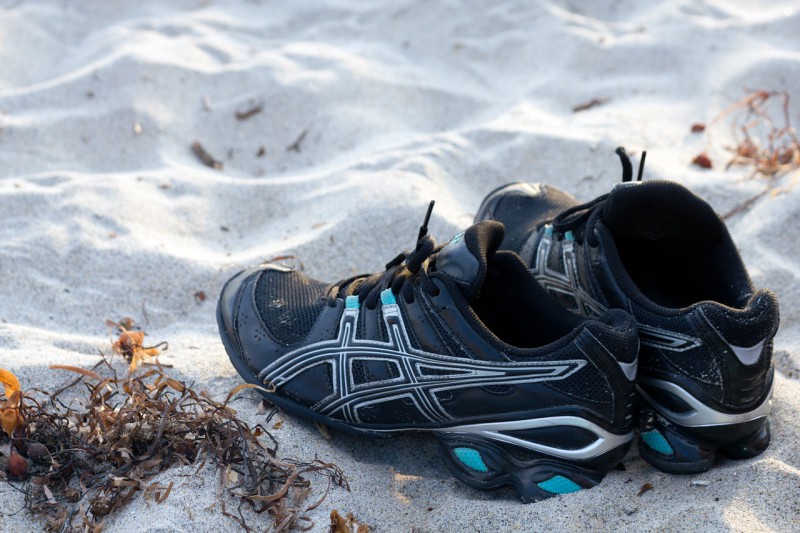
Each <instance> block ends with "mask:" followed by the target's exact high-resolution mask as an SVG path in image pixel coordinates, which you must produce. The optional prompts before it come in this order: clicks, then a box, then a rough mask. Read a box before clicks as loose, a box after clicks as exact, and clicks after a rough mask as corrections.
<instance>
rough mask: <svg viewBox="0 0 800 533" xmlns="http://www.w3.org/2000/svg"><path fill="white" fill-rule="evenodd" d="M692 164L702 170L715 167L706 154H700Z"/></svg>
mask: <svg viewBox="0 0 800 533" xmlns="http://www.w3.org/2000/svg"><path fill="white" fill-rule="evenodd" d="M692 163H693V164H695V165H697V166H698V167H701V168H712V167H713V166H714V165H713V164H712V163H711V159H710V158H709V157H708V156H707V155H706V154H698V155H697V156H696V157H695V158H694V159H692Z"/></svg>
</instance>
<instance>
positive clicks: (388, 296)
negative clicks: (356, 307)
mask: <svg viewBox="0 0 800 533" xmlns="http://www.w3.org/2000/svg"><path fill="white" fill-rule="evenodd" d="M381 303H382V304H383V305H390V304H396V303H397V300H395V299H394V294H392V289H384V290H382V291H381Z"/></svg>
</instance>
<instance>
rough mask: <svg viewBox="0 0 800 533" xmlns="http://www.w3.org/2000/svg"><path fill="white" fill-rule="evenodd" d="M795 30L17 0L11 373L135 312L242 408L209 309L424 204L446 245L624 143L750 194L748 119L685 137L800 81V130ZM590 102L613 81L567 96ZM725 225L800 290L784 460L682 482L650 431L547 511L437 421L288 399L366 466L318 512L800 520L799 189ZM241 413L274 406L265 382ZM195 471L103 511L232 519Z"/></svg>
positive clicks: (7, 214)
mask: <svg viewBox="0 0 800 533" xmlns="http://www.w3.org/2000/svg"><path fill="white" fill-rule="evenodd" d="M799 28H800V2H798V1H792V2H756V1H740V2H733V1H724V0H704V1H694V0H678V1H673V2H659V1H655V0H638V1H635V2H634V1H627V0H625V1H618V2H617V1H597V2H563V1H548V2H541V3H540V2H525V1H519V0H517V1H512V2H486V1H483V2H481V1H474V2H456V1H439V2H423V1H408V0H395V1H392V2H357V1H355V0H348V1H345V0H340V1H331V2H271V1H267V0H264V1H259V0H251V1H244V0H243V1H230V2H225V1H214V0H205V1H203V0H197V1H191V0H181V1H177V0H176V1H170V2H157V1H138V2H123V1H113V2H111V1H100V0H96V1H91V2H90V1H81V2H65V1H62V0H38V1H24V0H0V221H1V223H0V247H1V248H0V367H3V368H7V369H9V370H12V371H13V372H15V373H16V374H17V375H18V376H19V378H20V380H21V382H22V384H23V387H26V388H33V387H38V388H54V387H58V386H59V385H60V384H62V383H64V382H65V381H66V380H67V379H68V378H71V376H67V375H65V374H64V373H63V372H56V371H53V370H49V369H48V368H47V367H48V365H50V364H56V363H58V364H68V365H77V366H82V367H85V368H89V367H91V366H92V365H93V364H95V363H96V362H97V361H98V355H97V353H98V351H99V350H102V351H104V352H106V353H108V352H109V351H110V342H109V335H108V329H107V327H106V326H105V325H104V322H105V320H106V319H119V318H120V317H123V316H132V317H135V318H137V319H138V320H139V321H140V322H141V323H142V324H143V325H144V327H145V329H146V331H147V333H148V340H149V341H152V342H153V343H155V342H158V341H162V340H167V341H169V350H168V351H167V352H166V353H165V354H164V355H163V356H162V357H161V361H162V362H164V363H168V364H171V365H174V368H173V369H172V370H171V372H172V374H173V375H174V376H175V377H177V378H179V379H182V380H185V381H190V382H191V381H193V382H195V384H196V386H197V388H198V389H207V390H209V391H210V392H211V393H212V394H213V395H214V396H215V397H217V398H219V399H222V398H224V396H225V394H227V392H228V391H229V390H230V389H232V388H233V387H234V386H235V385H236V384H238V383H240V379H239V377H238V375H237V374H236V372H235V371H234V369H233V367H232V366H231V365H230V364H229V362H228V359H227V356H226V354H225V350H224V348H223V346H222V344H221V342H220V341H219V338H218V334H217V326H216V322H215V316H214V305H215V300H216V296H217V295H218V293H219V290H220V289H221V287H222V285H223V283H224V282H225V281H226V280H227V278H228V277H229V276H231V275H232V274H234V273H235V272H237V271H238V270H239V269H241V268H243V267H244V266H247V265H250V264H254V263H258V262H261V261H263V260H265V259H269V258H272V257H275V256H281V255H287V254H292V255H295V256H297V257H298V258H299V260H300V261H302V263H303V265H304V267H305V270H306V272H307V273H308V274H310V275H312V276H314V277H318V278H320V279H324V280H336V279H340V278H343V277H346V276H349V275H351V274H352V273H353V272H354V271H359V272H361V271H374V270H381V269H382V268H383V265H384V264H385V263H386V262H387V261H388V260H389V259H391V258H392V257H394V256H395V255H396V254H397V253H398V252H399V251H401V250H404V249H409V248H411V247H412V246H413V244H414V239H415V237H416V231H417V227H418V226H419V224H420V223H421V220H422V217H423V215H424V211H425V207H426V204H427V202H428V201H429V200H431V199H435V200H436V201H437V203H436V209H435V211H434V213H433V219H432V222H431V226H430V228H431V233H432V234H433V235H435V236H436V237H437V239H438V240H439V241H440V242H441V241H443V240H445V239H447V238H449V236H450V235H452V234H453V233H455V232H456V231H458V230H460V229H462V228H464V227H465V226H467V225H469V223H470V222H471V219H472V216H473V214H474V212H475V210H476V209H477V206H478V204H479V203H480V201H481V199H482V198H483V196H484V195H485V194H486V193H487V192H488V191H490V190H491V189H493V188H494V187H496V186H498V185H501V184H503V183H505V182H508V181H512V180H529V181H546V182H549V183H552V184H554V185H556V186H558V187H561V188H565V189H568V190H571V191H573V192H574V193H575V194H576V195H577V196H578V197H579V198H581V199H584V200H588V199H591V198H594V197H595V196H597V195H599V194H602V193H604V192H606V191H608V190H609V189H610V187H611V186H612V185H613V184H614V183H615V182H617V181H618V180H619V177H620V168H619V163H618V161H617V159H616V157H615V156H614V155H613V149H614V148H615V147H616V146H617V145H620V144H621V145H624V146H626V147H627V148H628V150H629V151H630V152H633V153H634V154H638V153H639V152H640V151H641V150H643V149H646V150H648V158H647V166H646V170H645V179H654V178H666V179H673V180H676V181H679V182H681V183H683V184H685V185H687V186H689V187H690V188H692V189H693V190H694V191H696V192H698V193H699V194H701V195H703V196H704V197H706V198H707V199H708V200H709V202H710V203H711V204H712V205H713V206H714V207H715V209H717V211H719V212H722V213H724V212H727V211H729V210H730V209H732V208H733V207H735V206H737V205H738V204H740V203H741V202H743V201H745V200H747V199H748V198H750V197H752V196H753V195H755V194H757V193H759V192H760V191H761V190H763V188H764V187H765V184H766V183H765V181H764V180H763V179H759V178H755V179H748V178H749V176H750V171H749V170H748V169H745V168H734V169H731V170H730V171H727V172H726V171H725V170H724V162H725V161H726V160H727V159H728V158H729V157H730V154H728V153H727V152H725V151H724V148H723V146H724V145H726V144H730V143H731V142H732V141H731V136H730V129H729V128H728V127H726V126H725V125H724V123H723V122H720V123H719V124H718V126H717V127H716V128H715V129H714V130H713V132H712V133H713V135H714V137H713V141H714V143H713V145H712V149H711V151H710V155H711V157H712V159H714V161H715V163H716V165H715V168H714V169H713V170H702V169H699V168H698V167H695V166H692V165H691V164H690V161H691V160H692V158H693V157H694V156H695V155H697V154H698V153H699V152H701V151H703V150H704V148H705V143H706V138H705V137H704V136H703V135H697V134H692V133H690V131H689V128H690V126H691V125H692V124H693V123H695V122H709V121H710V120H711V119H712V118H713V117H714V116H716V115H717V114H718V113H719V112H721V111H722V110H723V109H725V108H726V107H727V106H728V105H729V104H731V103H733V102H735V101H736V100H738V99H739V98H741V97H742V96H744V95H745V94H747V92H748V91H749V90H754V89H768V90H787V91H790V92H793V93H794V94H793V96H794V98H795V99H794V100H793V101H792V105H791V117H792V120H794V121H795V124H800V33H798V29H799ZM593 98H610V100H609V101H608V102H606V103H605V104H604V105H601V106H597V107H594V108H592V109H590V110H587V111H584V112H580V113H573V112H572V108H573V106H575V105H577V104H581V103H584V102H587V101H589V100H591V99H593ZM255 105H258V106H261V107H262V108H263V110H262V112H260V113H258V114H255V115H253V116H252V117H250V118H248V119H246V120H237V118H236V117H235V113H236V112H240V113H241V112H244V111H247V110H248V109H249V108H251V107H253V106H255ZM301 136H302V139H300V137H301ZM195 140H199V141H200V142H201V143H202V144H203V145H204V146H205V147H206V148H207V149H208V151H209V152H210V153H211V154H212V155H214V156H215V157H216V158H218V159H220V160H221V161H222V162H223V163H224V169H223V170H221V171H217V170H213V169H211V168H208V167H206V166H203V165H202V164H201V163H200V162H199V161H198V160H197V158H196V157H195V156H194V155H193V154H192V151H191V149H190V146H191V144H192V143H193V142H194V141H195ZM298 140H299V143H298V145H297V147H296V148H297V149H296V150H291V149H288V147H290V146H292V145H293V143H295V141H298ZM262 147H263V152H264V153H263V155H262V156H260V157H259V156H258V155H257V154H258V153H259V151H260V149H261V148H262ZM791 180H792V176H791V175H789V176H786V177H784V178H782V180H781V181H780V182H779V183H778V185H780V186H788V185H789V184H790V182H791ZM729 227H730V230H731V233H732V234H733V236H734V239H735V240H736V241H737V244H738V245H739V247H740V249H741V252H742V255H743V256H744V258H745V261H746V263H747V264H748V266H749V268H750V272H751V274H752V276H753V278H754V281H755V283H756V284H757V285H759V286H766V287H770V288H772V289H774V290H775V291H776V292H777V293H778V295H779V298H780V302H781V314H782V325H781V330H780V332H779V334H778V337H777V339H776V345H775V348H776V356H775V367H776V377H775V380H776V387H775V395H774V411H773V417H772V422H773V424H772V431H773V441H772V444H771V446H770V448H769V449H768V450H767V452H766V453H764V454H763V455H762V456H760V457H758V458H756V459H754V460H750V461H743V462H733V461H723V462H720V463H719V464H718V465H717V466H716V467H715V468H714V469H713V470H711V471H710V472H707V473H705V474H702V475H699V476H670V475H666V474H663V473H660V472H659V471H657V470H655V469H654V468H653V467H651V466H649V465H648V464H647V463H645V462H644V461H643V460H641V459H640V458H639V457H638V454H637V452H636V450H635V449H633V450H632V451H631V453H630V454H629V456H628V457H627V459H626V460H625V463H624V464H625V466H626V468H627V470H626V471H614V472H611V473H610V474H609V475H608V476H607V478H606V479H605V480H604V481H603V482H602V483H601V484H600V485H599V486H598V487H596V488H594V489H591V490H587V491H580V492H578V493H574V494H569V495H564V496H560V497H556V498H552V499H550V500H547V501H543V502H539V503H536V504H532V505H522V504H519V503H518V502H517V501H516V499H515V497H514V494H513V493H512V492H510V491H500V492H495V493H481V492H477V491H475V490H473V489H471V488H469V487H467V486H465V485H463V484H461V483H460V482H457V481H456V480H455V479H454V478H453V477H452V476H451V475H450V474H449V472H448V471H447V470H446V468H445V467H444V465H443V464H442V462H441V460H440V459H439V457H438V451H437V446H436V444H435V442H434V441H433V440H432V439H430V438H426V437H422V436H405V437H400V438H396V439H391V440H381V441H368V440H363V439H359V438H354V437H352V436H348V435H344V434H341V433H337V432H334V433H333V437H332V440H331V441H327V440H325V439H323V438H322V437H321V435H320V434H319V432H318V431H317V429H316V428H315V427H314V426H313V425H312V424H310V423H308V422H306V421H304V420H300V419H296V418H292V417H289V416H283V415H281V418H283V419H284V422H283V425H282V427H281V428H280V429H277V430H274V434H275V436H276V437H277V438H278V440H279V442H280V444H281V452H280V455H281V456H283V457H293V458H297V459H306V460H311V459H313V458H314V456H315V455H316V456H319V457H320V458H323V459H326V460H330V461H333V462H335V463H337V464H338V465H339V466H341V467H342V468H343V470H344V471H345V474H346V475H347V477H348V480H349V482H350V487H351V491H350V492H347V491H345V490H342V489H333V490H331V493H330V495H329V497H328V499H327V500H326V501H325V502H324V503H323V504H322V505H321V506H320V507H319V508H318V509H316V510H314V511H313V512H311V513H310V514H309V516H310V517H311V518H312V519H313V520H314V522H315V524H316V525H315V530H318V531H322V530H325V528H326V527H327V523H328V515H329V513H330V511H331V510H332V509H338V510H339V511H340V512H342V513H347V512H352V513H354V514H355V516H356V517H358V518H359V519H361V520H363V521H364V522H366V523H368V524H370V525H372V526H373V527H374V528H375V530H376V531H411V530H414V531H470V530H473V529H474V530H476V531H509V530H526V531H527V530H531V531H534V530H535V531H567V530H573V531H597V530H623V529H624V530H631V531H664V530H692V531H696V532H701V531H720V530H737V531H770V530H773V531H791V530H794V531H798V530H800V446H798V440H799V438H800V381H798V380H800V186H795V187H794V188H790V189H789V190H788V191H787V192H784V193H782V194H778V195H766V196H764V197H762V198H760V199H759V200H758V201H756V202H755V203H754V204H753V205H752V206H751V207H750V208H749V209H747V210H745V211H744V212H742V213H740V214H738V215H736V216H734V217H733V218H731V219H730V222H729ZM197 291H204V292H205V293H206V294H207V295H208V299H207V300H206V301H205V302H202V303H198V302H197V301H196V300H195V297H194V293H195V292H197ZM234 405H235V407H236V408H237V409H238V410H239V413H240V415H242V417H243V418H244V419H245V420H246V421H248V423H251V424H255V423H258V422H259V421H261V420H263V415H259V414H258V412H257V405H258V400H257V397H256V395H255V394H254V393H245V394H243V395H242V398H241V399H239V400H237V401H236V402H235V404H234ZM191 471H192V470H191V468H189V469H183V470H176V471H174V472H171V473H168V474H165V475H164V476H162V479H163V480H166V481H167V482H168V481H169V480H175V481H176V488H175V489H174V490H173V492H172V494H171V496H170V497H169V498H168V499H167V501H166V502H164V503H162V504H158V505H156V504H154V503H150V504H147V503H145V502H144V500H143V499H142V498H141V497H139V498H136V499H135V500H134V501H133V502H131V503H130V504H129V505H128V506H127V507H126V508H125V509H124V510H123V511H122V512H121V513H120V514H119V515H118V516H115V517H112V518H110V519H109V520H108V521H107V523H106V530H107V531H132V530H137V531H231V530H234V528H235V527H236V524H235V523H234V522H233V521H232V520H231V519H229V518H226V517H224V516H222V514H221V513H220V512H219V511H218V509H217V510H214V511H208V510H205V509H206V508H207V507H208V506H209V505H211V504H213V503H214V501H215V499H216V479H217V478H216V477H215V476H214V474H213V473H208V475H206V476H205V477H201V478H200V479H199V480H192V478H187V477H179V475H183V474H186V473H188V472H191ZM209 472H210V471H209ZM693 480H704V481H707V482H708V485H707V486H699V485H692V483H691V482H692V481H693ZM648 482H649V483H652V484H653V487H654V488H653V490H651V491H649V492H647V493H645V494H643V495H642V496H637V493H638V492H639V489H640V487H642V485H643V484H645V483H648ZM22 507H23V498H22V496H21V495H20V494H19V493H18V492H16V491H15V490H13V489H12V488H11V487H9V486H8V485H7V484H5V483H4V482H2V483H0V530H2V531H36V530H40V529H41V528H42V523H41V522H36V521H32V519H31V518H30V516H28V515H27V514H26V513H25V511H22V510H21V509H22ZM246 516H248V521H249V522H250V524H251V525H253V526H255V527H257V528H259V529H267V527H268V524H269V521H268V518H267V517H266V515H262V516H258V517H256V516H254V515H246Z"/></svg>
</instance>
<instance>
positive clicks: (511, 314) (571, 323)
mask: <svg viewBox="0 0 800 533" xmlns="http://www.w3.org/2000/svg"><path fill="white" fill-rule="evenodd" d="M472 308H473V310H474V311H475V313H476V314H477V315H478V318H480V319H481V321H482V322H483V323H484V325H486V327H487V328H489V330H490V331H491V332H492V333H494V334H495V335H496V336H497V337H498V338H499V339H500V340H502V341H503V342H505V343H507V344H510V345H512V346H516V347H518V348H536V347H540V346H544V345H546V344H549V343H551V342H554V341H556V340H558V339H560V338H562V337H563V336H565V335H567V334H568V333H570V332H571V331H572V330H573V329H575V328H576V327H577V326H578V325H579V324H580V323H581V322H582V321H583V319H582V318H580V317H578V316H577V315H574V314H573V313H570V312H569V311H567V310H566V309H564V308H563V307H561V305H560V304H559V303H558V302H557V301H556V300H555V299H554V298H552V297H551V296H550V295H549V294H547V291H545V289H543V288H542V287H541V286H540V285H539V283H537V282H536V278H534V276H533V274H532V273H531V272H530V271H529V270H528V268H527V267H526V266H525V264H524V263H523V262H522V260H521V259H520V258H519V256H518V255H516V254H514V253H512V252H504V251H500V252H497V253H496V254H494V255H493V256H491V257H490V258H489V262H488V265H487V270H486V277H485V279H484V282H483V286H482V287H481V292H480V295H479V297H478V299H477V300H476V301H475V302H473V304H472Z"/></svg>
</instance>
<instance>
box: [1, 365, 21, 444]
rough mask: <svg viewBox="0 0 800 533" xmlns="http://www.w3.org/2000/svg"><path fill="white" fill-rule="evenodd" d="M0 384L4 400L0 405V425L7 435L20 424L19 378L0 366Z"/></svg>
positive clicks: (12, 432)
mask: <svg viewBox="0 0 800 533" xmlns="http://www.w3.org/2000/svg"><path fill="white" fill-rule="evenodd" d="M0 384H1V385H3V389H4V390H5V395H6V401H5V402H3V404H0V405H2V406H3V407H0V425H2V427H3V431H5V432H6V434H8V436H9V437H11V436H13V435H14V430H15V429H17V426H20V425H21V424H22V416H20V414H19V404H20V400H21V398H22V391H21V390H20V386H19V380H18V379H17V376H15V375H14V374H12V373H11V372H9V371H8V370H5V369H3V368H0Z"/></svg>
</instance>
